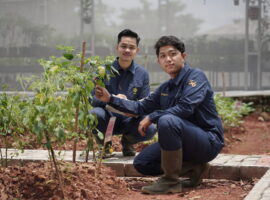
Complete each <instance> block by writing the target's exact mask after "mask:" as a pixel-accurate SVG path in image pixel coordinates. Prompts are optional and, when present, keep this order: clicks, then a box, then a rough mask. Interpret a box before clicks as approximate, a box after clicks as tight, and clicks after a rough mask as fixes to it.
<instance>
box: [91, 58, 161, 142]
mask: <svg viewBox="0 0 270 200" xmlns="http://www.w3.org/2000/svg"><path fill="white" fill-rule="evenodd" d="M112 65H113V67H114V68H115V69H116V70H118V72H119V75H117V74H116V75H115V76H113V77H111V79H110V80H109V81H108V82H107V83H105V87H106V89H107V90H108V91H109V92H110V93H111V94H115V95H117V94H124V95H126V97H127V99H130V100H140V99H142V98H144V97H146V96H148V95H149V93H150V86H149V75H148V73H147V71H146V70H145V69H144V68H143V67H141V66H140V65H138V64H136V63H134V61H132V63H131V66H130V67H129V68H128V69H127V70H123V69H122V68H121V67H120V66H119V63H118V59H116V60H115V61H114V62H113V64H112ZM92 105H93V107H94V108H93V109H92V110H91V113H95V114H96V115H97V119H98V126H97V128H98V130H99V131H101V132H103V133H105V131H106V128H107V124H108V122H109V119H110V117H112V116H116V121H115V126H114V129H113V134H114V135H115V134H125V135H126V137H127V138H128V139H129V140H130V142H132V143H138V142H141V141H145V140H149V139H151V138H152V137H153V136H154V134H155V133H156V128H155V126H154V125H153V126H151V127H150V129H149V130H148V131H147V134H146V136H144V137H143V136H141V135H140V134H139V132H138V125H139V122H140V121H141V120H142V119H143V116H141V117H138V118H132V117H126V116H123V115H120V114H116V113H112V112H110V111H107V110H106V109H105V106H106V103H104V102H101V101H99V100H98V99H97V98H96V97H95V96H94V97H93V101H92Z"/></svg>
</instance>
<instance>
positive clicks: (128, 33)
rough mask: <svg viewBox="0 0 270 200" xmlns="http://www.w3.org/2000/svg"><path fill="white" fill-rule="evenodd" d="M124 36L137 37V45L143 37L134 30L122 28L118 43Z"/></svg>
mask: <svg viewBox="0 0 270 200" xmlns="http://www.w3.org/2000/svg"><path fill="white" fill-rule="evenodd" d="M122 37H132V38H135V39H136V44H137V46H139V43H140V40H141V38H140V37H139V36H138V34H137V33H135V32H134V31H132V30H130V29H124V30H122V31H121V32H120V33H119V34H118V41H117V43H118V44H119V43H120V41H121V38H122Z"/></svg>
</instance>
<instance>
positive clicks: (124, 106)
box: [95, 86, 160, 115]
mask: <svg viewBox="0 0 270 200" xmlns="http://www.w3.org/2000/svg"><path fill="white" fill-rule="evenodd" d="M95 91H96V93H95V94H96V97H97V98H98V99H99V100H101V101H103V102H105V103H107V104H109V105H111V106H113V107H114V108H116V109H117V110H120V111H122V112H125V113H131V114H135V115H146V114H149V113H151V112H153V111H154V110H157V109H160V106H159V103H158V99H159V95H158V92H157V91H155V92H153V93H152V94H151V95H149V96H148V97H146V98H145V99H143V100H141V101H132V100H126V99H121V98H118V97H117V96H114V95H111V94H110V93H109V92H108V91H107V90H106V89H105V88H102V87H100V86H96V90H95ZM157 97H158V98H157Z"/></svg>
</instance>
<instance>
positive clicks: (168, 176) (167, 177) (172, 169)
mask: <svg viewBox="0 0 270 200" xmlns="http://www.w3.org/2000/svg"><path fill="white" fill-rule="evenodd" d="M182 158H183V153H182V149H179V150H176V151H165V150H161V167H162V169H163V171H164V175H163V176H162V177H161V178H160V179H159V180H158V181H157V182H156V183H154V184H153V185H149V186H144V187H143V188H142V192H143V193H146V194H167V193H179V192H182V186H181V183H180V180H179V179H178V178H179V174H180V172H181V167H182Z"/></svg>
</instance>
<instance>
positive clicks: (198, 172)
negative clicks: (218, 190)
mask: <svg viewBox="0 0 270 200" xmlns="http://www.w3.org/2000/svg"><path fill="white" fill-rule="evenodd" d="M208 168H209V164H208V163H193V162H184V163H183V167H182V171H181V173H180V176H187V177H188V179H185V180H183V181H181V183H182V187H196V186H198V185H200V184H201V183H202V178H203V175H204V173H205V172H206V171H207V170H208Z"/></svg>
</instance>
